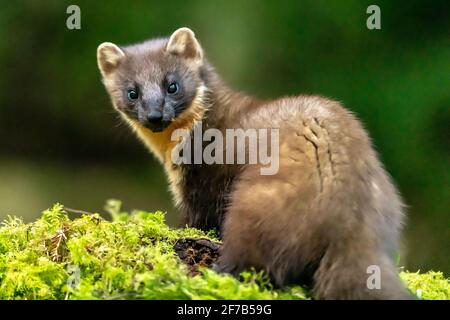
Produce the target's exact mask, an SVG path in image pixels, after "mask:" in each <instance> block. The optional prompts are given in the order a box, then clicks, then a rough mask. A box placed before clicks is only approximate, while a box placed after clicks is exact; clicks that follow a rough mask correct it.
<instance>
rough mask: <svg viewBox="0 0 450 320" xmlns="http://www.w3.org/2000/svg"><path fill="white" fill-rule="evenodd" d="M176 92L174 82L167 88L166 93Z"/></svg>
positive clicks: (176, 87)
mask: <svg viewBox="0 0 450 320" xmlns="http://www.w3.org/2000/svg"><path fill="white" fill-rule="evenodd" d="M177 91H178V83H176V82H172V83H171V84H169V86H168V87H167V93H169V94H174V93H177Z"/></svg>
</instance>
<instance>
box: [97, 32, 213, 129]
mask: <svg viewBox="0 0 450 320" xmlns="http://www.w3.org/2000/svg"><path fill="white" fill-rule="evenodd" d="M97 62H98V66H99V68H100V72H101V74H102V76H103V82H104V84H105V86H106V89H107V90H108V92H109V94H110V96H111V99H112V103H113V105H114V107H115V108H116V109H117V110H118V111H119V112H120V113H121V114H122V115H123V116H125V118H126V119H127V120H129V121H130V122H132V123H133V124H134V125H138V126H143V127H145V128H148V129H150V130H151V131H153V132H161V131H163V130H165V129H166V128H167V127H169V126H170V125H171V124H173V123H176V122H177V121H178V122H180V121H183V119H184V120H187V119H186V118H188V117H189V118H193V117H194V118H195V116H198V113H201V111H200V110H199V108H203V107H204V106H199V104H202V103H201V102H202V100H203V94H204V90H205V87H204V83H203V81H202V79H201V76H200V75H201V69H202V67H203V66H204V57H203V50H202V48H201V46H200V44H199V42H198V41H197V39H196V38H195V35H194V33H193V32H192V31H191V30H190V29H188V28H181V29H178V30H176V31H175V32H174V33H173V34H172V35H171V37H170V38H168V39H155V40H149V41H146V42H143V43H140V44H136V45H130V46H117V45H115V44H113V43H110V42H105V43H102V44H101V45H100V46H99V47H98V49H97Z"/></svg>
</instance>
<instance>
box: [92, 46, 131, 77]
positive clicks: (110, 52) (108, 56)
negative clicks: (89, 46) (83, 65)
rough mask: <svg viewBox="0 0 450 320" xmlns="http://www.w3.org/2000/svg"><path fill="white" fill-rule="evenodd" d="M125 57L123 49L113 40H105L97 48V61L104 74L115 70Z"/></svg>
mask: <svg viewBox="0 0 450 320" xmlns="http://www.w3.org/2000/svg"><path fill="white" fill-rule="evenodd" d="M124 57H125V53H124V52H123V50H122V49H120V48H119V47H118V46H116V45H115V44H114V43H111V42H103V43H102V44H101V45H99V46H98V48H97V63H98V67H99V69H100V72H101V73H102V75H103V76H105V75H107V74H108V73H110V72H112V71H114V69H115V68H117V66H118V65H119V64H120V62H121V60H122V59H123V58H124Z"/></svg>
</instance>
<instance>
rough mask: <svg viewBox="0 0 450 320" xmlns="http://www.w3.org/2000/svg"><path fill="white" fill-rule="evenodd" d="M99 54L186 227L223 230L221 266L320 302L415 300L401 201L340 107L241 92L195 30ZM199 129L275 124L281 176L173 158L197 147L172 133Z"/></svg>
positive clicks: (105, 46)
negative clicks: (404, 276) (403, 246)
mask: <svg viewBox="0 0 450 320" xmlns="http://www.w3.org/2000/svg"><path fill="white" fill-rule="evenodd" d="M97 60H98V66H99V68H100V72H101V74H102V77H103V83H104V85H105V87H106V89H107V91H108V93H109V95H110V97H111V100H112V104H113V105H114V107H115V109H116V110H117V111H118V112H119V113H120V114H121V115H122V116H123V118H124V119H125V120H126V122H127V123H128V124H129V125H130V127H131V128H132V129H133V130H134V131H135V133H136V134H137V135H138V137H139V138H140V139H141V140H142V141H143V142H144V143H145V145H146V146H147V147H148V148H149V149H150V150H151V152H152V153H153V154H154V155H155V156H156V157H157V158H158V159H159V160H160V162H161V163H162V164H163V166H164V169H165V171H166V173H167V176H168V180H169V185H170V189H171V191H172V193H173V195H174V199H175V202H176V203H177V205H178V206H179V207H180V209H181V211H182V213H183V216H184V219H185V223H186V225H188V226H190V227H195V228H199V229H203V230H209V229H214V228H215V229H217V230H218V231H219V233H220V236H221V238H222V239H223V246H222V248H221V256H220V258H219V260H218V262H217V265H216V269H217V270H218V271H222V272H227V273H231V274H234V275H238V274H239V273H240V272H241V271H243V270H245V269H248V268H251V267H254V268H256V269H258V270H264V271H265V272H266V273H267V274H268V275H269V276H270V278H271V279H272V281H273V283H274V284H275V285H277V286H281V287H283V286H285V285H287V284H291V283H298V284H306V285H309V286H311V288H312V293H313V295H314V297H315V298H318V299H403V298H405V299H406V298H410V293H409V292H408V291H407V290H406V288H405V287H404V286H403V285H402V283H401V281H400V279H399V277H398V271H397V269H396V267H395V264H394V262H393V258H394V257H395V255H396V252H397V245H398V241H399V234H400V231H401V227H402V224H403V220H404V213H403V204H402V201H401V199H400V197H399V195H398V193H397V190H396V188H395V187H394V185H393V183H392V182H391V179H390V177H389V176H388V174H387V173H386V172H385V170H384V169H383V167H382V165H381V164H380V161H379V160H378V157H377V154H376V152H375V151H374V149H373V147H372V144H371V141H370V139H369V137H368V135H367V133H366V131H365V130H364V128H363V127H362V125H361V123H360V122H359V121H358V120H357V118H356V117H355V116H354V115H353V114H352V113H351V112H349V111H347V110H346V109H344V108H343V107H342V105H341V104H340V103H338V102H336V101H333V100H329V99H326V98H323V97H320V96H307V95H301V96H295V97H284V98H280V99H276V100H271V101H264V100H260V99H257V98H254V97H251V96H248V95H245V94H243V93H240V92H236V91H233V90H231V89H230V88H229V87H228V86H227V85H226V84H225V83H224V82H223V81H222V79H221V78H220V76H219V75H218V74H217V73H216V72H215V70H214V69H213V67H212V66H211V64H210V63H209V62H208V60H207V59H206V57H205V54H204V51H203V49H202V47H201V45H200V44H199V42H198V40H197V39H196V37H195V35H194V33H193V32H192V31H191V30H190V29H188V28H181V29H178V30H176V31H175V32H174V33H173V34H172V35H171V36H170V38H160V39H153V40H148V41H145V42H143V43H139V44H135V45H130V46H117V45H115V44H113V43H109V42H105V43H102V44H101V45H100V46H99V47H98V49H97ZM198 125H200V126H201V128H203V129H204V130H207V129H208V128H214V129H216V130H218V131H219V133H223V134H224V136H225V131H226V130H227V129H242V130H247V129H255V128H256V129H261V128H266V129H268V128H276V129H277V130H278V133H277V135H278V140H277V143H278V144H277V148H278V168H277V169H278V170H277V172H276V173H275V174H268V175H264V174H261V170H260V169H261V167H263V166H264V165H263V164H262V163H257V164H248V163H244V164H242V163H232V164H221V163H210V164H207V163H204V162H202V163H193V162H191V163H189V162H183V163H174V161H173V150H174V148H175V147H176V146H177V145H179V144H180V143H187V142H186V141H189V140H190V142H193V141H192V139H193V138H192V136H190V137H188V138H186V139H183V141H184V142H181V140H180V139H178V140H175V141H174V139H173V133H174V131H176V130H177V129H184V130H187V131H188V132H192V131H193V130H194V127H195V126H198ZM201 147H202V148H205V143H204V141H203V142H202V145H201ZM245 150H246V153H248V152H249V151H248V150H249V149H248V148H246V149H245ZM224 152H225V151H224ZM371 266H376V267H379V270H380V274H379V277H380V286H379V287H377V288H372V287H370V286H368V283H367V281H368V278H369V277H370V276H371V274H370V273H369V271H368V270H370V269H369V268H370V267H371Z"/></svg>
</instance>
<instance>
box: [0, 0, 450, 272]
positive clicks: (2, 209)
mask: <svg viewBox="0 0 450 320" xmlns="http://www.w3.org/2000/svg"><path fill="white" fill-rule="evenodd" d="M448 3H449V2H448V1H444V0H443V1H433V2H428V1H407V2H405V1H403V2H398V1H387V0H386V1H377V2H372V1H370V2H369V1H357V0H353V1H333V2H330V1H317V0H316V1H313V0H310V1H298V0H295V1H281V0H278V1H230V0H228V1H175V0H172V1H167V2H165V1H164V2H163V1H136V2H135V1H133V2H128V1H57V0H55V1H50V0H47V1H15V2H12V1H8V2H6V1H2V2H1V3H0V66H1V71H0V87H1V88H2V89H1V90H0V219H3V218H4V217H5V216H6V215H7V214H16V215H19V216H23V217H24V219H25V220H27V221H30V220H32V219H34V218H35V217H36V216H37V215H39V212H40V211H41V210H43V209H45V208H47V207H49V206H51V205H52V204H53V203H54V202H61V203H63V204H65V205H66V206H68V207H72V208H75V209H83V210H87V211H100V212H103V209H102V208H103V205H104V203H105V201H106V199H108V198H118V199H121V200H123V202H124V207H125V209H131V208H141V209H146V210H157V209H161V210H163V211H167V212H168V216H167V218H168V221H169V222H170V223H171V224H172V225H176V224H177V213H176V211H175V210H174V208H173V207H172V204H171V202H170V196H169V194H168V192H167V184H166V180H165V176H164V173H163V171H162V168H161V166H160V165H159V164H158V163H156V161H155V160H154V159H153V158H152V156H151V155H149V154H148V153H147V151H146V150H145V149H144V147H143V146H142V145H141V144H140V142H138V141H137V139H136V138H135V137H134V136H133V135H132V134H131V132H130V131H129V130H128V128H127V127H126V126H125V125H121V122H120V120H119V119H118V118H117V115H116V113H115V112H113V110H112V108H111V105H110V102H109V98H108V96H107V94H106V92H105V90H104V88H103V86H102V84H101V82H100V76H99V72H98V70H97V65H96V55H95V53H96V48H97V46H98V44H100V43H101V42H103V41H111V42H116V43H118V44H129V43H133V42H138V41H142V40H144V39H146V38H151V37H157V36H168V35H170V33H171V32H173V31H174V30H175V29H177V28H178V27H181V26H188V27H191V28H192V29H193V30H194V31H195V32H196V35H197V37H198V38H199V39H200V41H201V43H202V45H203V46H204V48H205V50H206V53H207V55H208V57H209V59H210V60H211V62H212V63H213V64H214V65H215V66H216V67H217V70H218V71H219V72H220V73H221V74H222V76H223V77H224V79H225V80H226V81H227V82H228V83H229V84H230V85H231V86H232V87H235V88H239V89H241V90H244V91H246V92H248V93H251V94H254V95H259V96H262V97H276V96H280V95H286V94H299V93H314V94H321V95H324V96H328V97H331V98H334V99H337V100H339V101H342V102H343V103H344V104H345V105H346V106H347V108H349V109H350V110H352V111H354V112H355V113H356V114H357V115H358V116H359V117H360V119H361V120H362V121H363V122H364V124H365V126H366V128H367V129H368V130H369V132H370V134H371V136H372V138H373V140H374V143H375V145H376V148H377V150H378V151H379V153H380V157H381V159H382V161H383V163H384V164H385V166H386V168H387V170H388V171H389V172H390V173H391V174H392V176H393V177H394V179H395V181H396V182H397V184H398V186H399V189H400V191H401V193H402V195H403V197H404V199H405V202H406V203H407V204H408V206H409V208H408V212H409V221H408V223H407V226H406V232H405V241H404V246H403V247H404V249H403V251H402V254H401V262H400V264H401V265H405V266H406V267H407V268H408V269H410V270H417V269H420V270H423V271H425V270H429V269H436V270H442V271H444V272H446V273H447V275H449V274H450V250H449V249H450V215H449V214H450V210H449V209H450V201H449V198H450V197H449V196H450V192H449V191H450V190H449V189H450V184H449V176H450V174H449V167H450V161H449V160H450V159H449V158H450V152H449V151H450V148H449V146H450V143H449V142H450V141H449V136H450V134H449V133H450V129H449V125H450V19H449V18H448V14H449V13H450V6H449V5H448ZM70 4H77V5H79V6H80V8H81V30H68V29H67V28H66V19H67V17H68V14H66V8H67V6H68V5H70ZM370 4H378V5H379V6H380V8H381V26H382V29H381V30H374V31H371V30H368V29H367V28H366V19H367V17H368V15H367V14H366V8H367V6H368V5H370Z"/></svg>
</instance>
